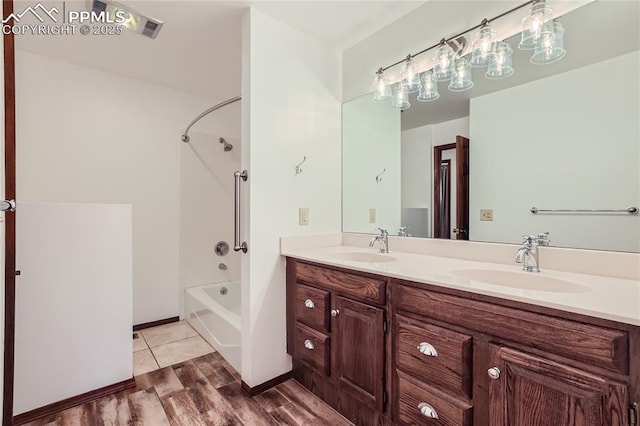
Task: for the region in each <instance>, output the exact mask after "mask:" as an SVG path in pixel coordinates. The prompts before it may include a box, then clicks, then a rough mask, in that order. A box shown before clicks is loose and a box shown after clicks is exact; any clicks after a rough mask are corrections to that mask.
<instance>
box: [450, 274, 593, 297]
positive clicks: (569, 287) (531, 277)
mask: <svg viewBox="0 0 640 426" xmlns="http://www.w3.org/2000/svg"><path fill="white" fill-rule="evenodd" d="M451 274H452V275H454V276H456V277H460V278H466V279H469V280H472V281H479V282H483V283H487V284H492V285H497V286H501V287H511V288H516V289H522V290H535V291H546V292H553V293H582V292H585V291H589V287H587V286H584V285H581V284H578V283H574V282H571V281H565V280H562V279H559V278H551V277H547V276H544V275H539V274H538V273H535V272H511V271H499V270H491V269H459V270H456V271H452V272H451Z"/></svg>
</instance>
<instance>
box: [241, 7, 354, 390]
mask: <svg viewBox="0 0 640 426" xmlns="http://www.w3.org/2000/svg"><path fill="white" fill-rule="evenodd" d="M242 66H243V84H242V97H243V105H242V145H243V146H242V160H241V162H242V166H243V167H245V168H247V169H248V172H249V180H248V181H247V182H246V183H244V184H243V190H244V194H245V196H244V199H245V205H244V206H243V226H244V228H243V233H244V237H245V238H246V240H247V242H248V245H249V251H248V253H247V254H246V255H242V371H241V373H242V379H243V380H244V381H245V382H246V383H247V384H248V385H249V386H255V385H257V384H260V383H263V382H265V381H267V380H269V379H271V378H273V377H275V376H277V375H279V374H282V373H284V372H286V371H289V370H290V368H291V361H290V357H289V356H288V355H287V354H286V327H285V262H284V259H283V258H281V257H280V256H279V239H280V236H282V235H297V234H312V233H325V232H340V216H341V215H340V150H341V145H340V134H341V133H340V129H341V114H340V99H341V92H340V91H341V83H340V57H339V55H338V53H337V52H336V51H334V50H332V49H330V48H328V47H326V46H325V45H323V44H321V43H320V42H318V41H316V40H315V39H313V38H311V37H309V36H307V35H306V34H303V33H301V32H299V31H298V30H295V29H293V28H291V27H289V26H287V25H285V24H283V23H281V22H279V21H276V20H274V19H272V18H270V17H268V16H266V15H264V14H262V13H261V12H259V11H257V10H255V9H251V10H250V11H249V12H247V14H246V15H245V17H244V21H243V65H242ZM304 156H306V157H307V161H306V162H305V164H304V165H303V172H302V174H300V175H298V176H296V175H295V172H294V168H295V165H296V164H297V163H299V162H300V161H301V160H302V158H303V157H304ZM299 207H307V208H309V214H310V221H309V225H308V226H299V225H298V208H299Z"/></svg>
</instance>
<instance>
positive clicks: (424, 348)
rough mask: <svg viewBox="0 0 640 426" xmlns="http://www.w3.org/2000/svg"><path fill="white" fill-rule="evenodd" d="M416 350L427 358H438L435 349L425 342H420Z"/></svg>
mask: <svg viewBox="0 0 640 426" xmlns="http://www.w3.org/2000/svg"><path fill="white" fill-rule="evenodd" d="M418 350H419V351H420V352H421V353H423V354H425V355H428V356H433V357H436V356H438V351H436V348H434V347H433V345H432V344H430V343H427V342H420V344H419V345H418Z"/></svg>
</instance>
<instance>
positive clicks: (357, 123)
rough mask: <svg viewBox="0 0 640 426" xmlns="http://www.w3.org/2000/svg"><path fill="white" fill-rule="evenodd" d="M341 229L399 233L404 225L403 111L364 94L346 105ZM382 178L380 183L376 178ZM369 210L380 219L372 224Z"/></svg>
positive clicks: (344, 106)
mask: <svg viewBox="0 0 640 426" xmlns="http://www.w3.org/2000/svg"><path fill="white" fill-rule="evenodd" d="M342 118H343V121H342V123H343V124H342V126H343V127H342V140H343V149H342V162H343V164H346V165H347V166H346V167H344V168H343V169H342V174H343V181H344V185H343V187H342V212H343V214H342V226H343V229H345V230H348V231H349V232H365V233H373V232H375V229H376V228H377V227H382V228H386V229H387V230H388V231H389V233H391V234H395V233H396V231H397V230H398V228H399V227H400V209H399V208H398V206H399V205H400V199H401V192H402V191H401V185H400V180H401V167H400V163H401V161H400V111H399V110H394V109H392V108H390V107H389V104H380V103H374V102H372V101H371V97H370V96H363V97H360V98H358V99H355V100H353V101H351V102H348V103H346V104H344V105H343V107H342ZM383 170H386V171H385V172H384V174H382V175H381V176H380V178H381V179H382V180H381V181H380V182H377V181H376V176H377V175H378V174H379V173H381V172H382V171H383ZM369 209H375V211H376V214H375V216H376V219H375V222H374V223H370V220H369Z"/></svg>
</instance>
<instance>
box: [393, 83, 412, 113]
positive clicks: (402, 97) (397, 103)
mask: <svg viewBox="0 0 640 426" xmlns="http://www.w3.org/2000/svg"><path fill="white" fill-rule="evenodd" d="M391 92H392V94H393V95H392V100H391V106H392V107H393V108H396V109H399V110H405V109H407V108H409V107H410V106H411V104H410V103H409V92H408V91H407V89H406V87H405V86H404V84H402V82H399V83H396V84H394V85H393V88H392V89H391Z"/></svg>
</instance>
